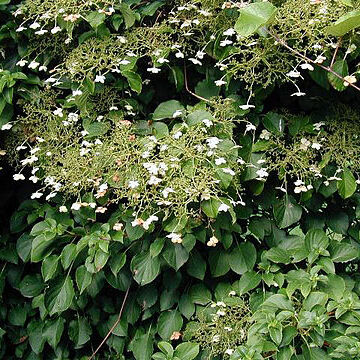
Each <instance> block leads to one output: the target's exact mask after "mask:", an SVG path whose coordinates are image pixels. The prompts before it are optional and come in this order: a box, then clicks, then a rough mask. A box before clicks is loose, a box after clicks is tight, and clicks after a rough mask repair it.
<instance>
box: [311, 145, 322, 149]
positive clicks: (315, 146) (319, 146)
mask: <svg viewBox="0 0 360 360" xmlns="http://www.w3.org/2000/svg"><path fill="white" fill-rule="evenodd" d="M311 147H312V148H313V149H316V150H320V148H321V145H320V144H319V143H313V144H312V145H311Z"/></svg>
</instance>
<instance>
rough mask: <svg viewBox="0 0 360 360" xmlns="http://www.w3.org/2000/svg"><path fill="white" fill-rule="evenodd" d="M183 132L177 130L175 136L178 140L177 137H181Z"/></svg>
mask: <svg viewBox="0 0 360 360" xmlns="http://www.w3.org/2000/svg"><path fill="white" fill-rule="evenodd" d="M182 134H183V133H182V132H181V131H177V132H176V133H175V134H174V135H173V138H174V139H176V140H177V139H180V138H181V136H182Z"/></svg>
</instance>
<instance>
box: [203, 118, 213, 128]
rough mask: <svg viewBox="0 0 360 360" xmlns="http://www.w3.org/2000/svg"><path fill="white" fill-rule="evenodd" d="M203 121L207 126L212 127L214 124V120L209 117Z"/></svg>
mask: <svg viewBox="0 0 360 360" xmlns="http://www.w3.org/2000/svg"><path fill="white" fill-rule="evenodd" d="M202 122H203V123H204V124H205V126H206V127H210V126H211V125H212V124H213V122H212V121H211V120H209V119H204V120H203V121H202Z"/></svg>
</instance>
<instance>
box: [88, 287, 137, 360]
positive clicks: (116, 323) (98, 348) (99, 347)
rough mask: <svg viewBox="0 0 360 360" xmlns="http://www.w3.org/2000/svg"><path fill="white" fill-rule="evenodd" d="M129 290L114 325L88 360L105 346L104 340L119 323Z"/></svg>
mask: <svg viewBox="0 0 360 360" xmlns="http://www.w3.org/2000/svg"><path fill="white" fill-rule="evenodd" d="M129 290H130V285H129V287H128V288H127V290H126V293H125V296H124V300H123V302H122V304H121V308H120V311H119V316H118V318H117V319H116V321H115V323H114V325H113V326H112V327H111V329H110V330H109V332H108V333H107V334H106V336H105V337H104V339H103V340H102V341H101V343H100V345H99V346H98V347H97V348H96V350H95V351H94V352H93V353H92V355H91V356H90V357H89V359H88V360H92V359H93V358H94V356H95V355H96V353H97V352H98V351H99V350H100V349H101V347H102V346H103V345H104V344H105V342H106V340H107V339H108V338H109V336H110V335H111V333H112V332H113V331H114V329H115V328H116V326H117V325H118V324H119V322H120V319H121V315H122V313H123V311H124V306H125V303H126V299H127V297H128V295H129Z"/></svg>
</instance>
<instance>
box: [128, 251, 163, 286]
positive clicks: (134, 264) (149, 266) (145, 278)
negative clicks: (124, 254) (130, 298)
mask: <svg viewBox="0 0 360 360" xmlns="http://www.w3.org/2000/svg"><path fill="white" fill-rule="evenodd" d="M130 267H131V271H132V273H133V276H134V279H135V281H136V282H137V283H138V284H139V285H141V286H143V285H146V284H149V283H151V282H152V281H153V280H155V279H156V277H157V276H158V275H159V273H160V261H159V259H158V257H157V256H156V257H152V256H151V254H150V251H148V252H145V253H140V254H137V255H135V256H134V257H133V258H132V260H131V265H130Z"/></svg>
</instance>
